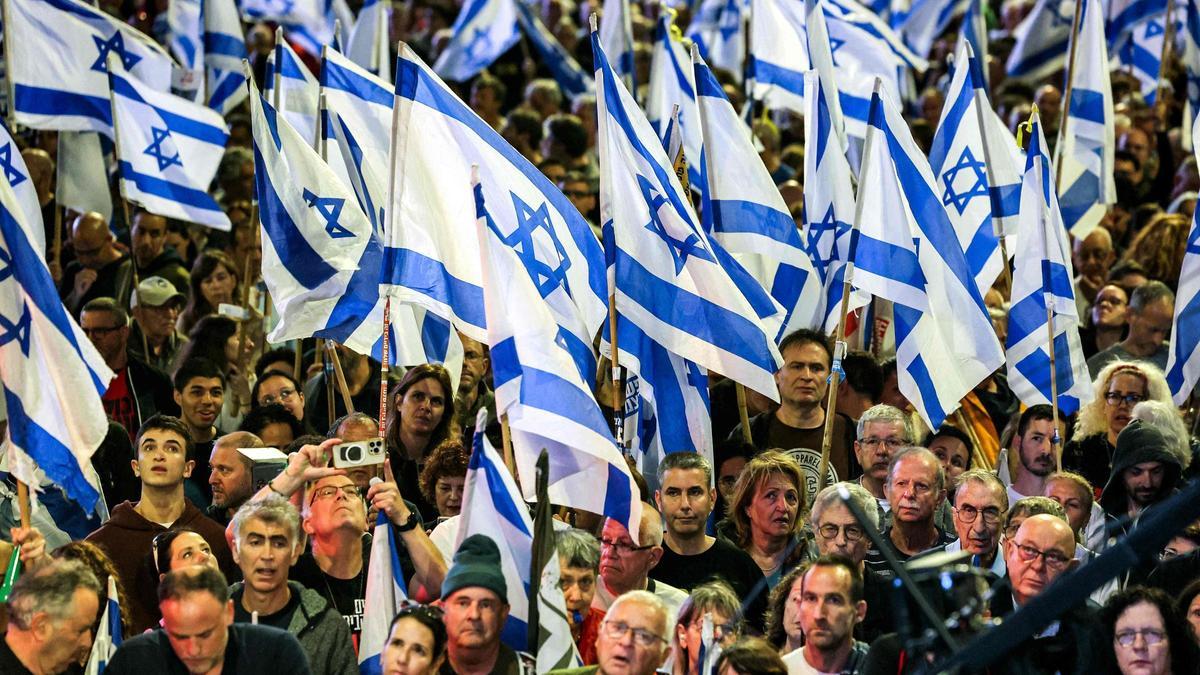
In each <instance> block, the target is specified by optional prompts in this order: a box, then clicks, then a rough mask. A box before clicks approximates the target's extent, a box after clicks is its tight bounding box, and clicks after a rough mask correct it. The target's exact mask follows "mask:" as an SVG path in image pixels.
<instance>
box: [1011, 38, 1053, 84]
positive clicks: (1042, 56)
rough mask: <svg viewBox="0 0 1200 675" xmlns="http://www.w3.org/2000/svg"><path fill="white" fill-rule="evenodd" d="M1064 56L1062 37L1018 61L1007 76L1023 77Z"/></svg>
mask: <svg viewBox="0 0 1200 675" xmlns="http://www.w3.org/2000/svg"><path fill="white" fill-rule="evenodd" d="M1066 55H1067V39H1066V38H1065V37H1064V38H1063V39H1062V40H1060V41H1058V42H1054V43H1052V44H1051V45H1049V46H1048V47H1043V48H1042V49H1040V50H1038V51H1036V52H1034V53H1032V54H1030V55H1028V56H1026V57H1025V58H1024V59H1022V60H1020V61H1018V62H1017V63H1016V64H1015V65H1014V66H1013V67H1012V69H1011V70H1009V71H1008V75H1009V77H1024V76H1026V75H1028V74H1029V73H1032V72H1033V71H1035V70H1037V69H1038V68H1041V67H1042V66H1044V65H1046V64H1047V63H1050V62H1051V61H1053V60H1055V59H1061V58H1065V57H1066Z"/></svg>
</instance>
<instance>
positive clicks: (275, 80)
mask: <svg viewBox="0 0 1200 675" xmlns="http://www.w3.org/2000/svg"><path fill="white" fill-rule="evenodd" d="M263 80H264V82H263V96H265V97H266V98H267V100H268V101H270V102H271V106H272V107H273V108H275V109H277V110H278V111H279V112H280V113H281V114H282V115H283V118H284V119H285V120H287V121H288V124H290V125H291V126H292V128H293V129H295V130H296V131H297V132H299V133H300V137H301V138H303V139H304V140H305V142H306V143H308V145H309V147H315V146H316V143H317V115H318V112H319V109H320V104H321V93H320V92H321V88H320V85H319V84H318V82H317V78H316V77H315V76H313V74H312V73H311V72H309V70H308V66H306V65H304V62H303V61H301V60H300V57H299V56H297V55H296V52H295V51H293V50H292V47H291V45H289V44H288V43H287V42H286V41H285V40H279V39H277V40H276V41H275V51H273V52H271V55H270V56H268V57H267V72H266V76H265V77H264V78H263ZM277 85H278V87H279V91H278V92H276V90H275V87H276V86H277Z"/></svg>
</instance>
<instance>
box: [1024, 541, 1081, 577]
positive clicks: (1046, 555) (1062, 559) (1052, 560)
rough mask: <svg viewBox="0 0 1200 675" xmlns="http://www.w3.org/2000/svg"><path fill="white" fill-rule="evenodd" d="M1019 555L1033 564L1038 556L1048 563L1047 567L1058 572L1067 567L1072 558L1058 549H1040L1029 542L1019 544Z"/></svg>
mask: <svg viewBox="0 0 1200 675" xmlns="http://www.w3.org/2000/svg"><path fill="white" fill-rule="evenodd" d="M1017 556H1018V557H1020V558H1021V560H1022V561H1024V562H1027V563H1030V564H1032V563H1033V562H1034V561H1035V560H1037V559H1038V558H1041V559H1042V560H1043V561H1045V563H1046V567H1048V568H1050V569H1052V570H1054V571H1056V572H1058V571H1062V570H1063V569H1065V568H1066V567H1067V563H1069V562H1071V559H1070V558H1068V557H1067V556H1065V555H1063V554H1061V553H1059V552H1058V551H1053V550H1051V551H1039V550H1038V549H1036V548H1034V547H1032V546H1030V545H1029V544H1017Z"/></svg>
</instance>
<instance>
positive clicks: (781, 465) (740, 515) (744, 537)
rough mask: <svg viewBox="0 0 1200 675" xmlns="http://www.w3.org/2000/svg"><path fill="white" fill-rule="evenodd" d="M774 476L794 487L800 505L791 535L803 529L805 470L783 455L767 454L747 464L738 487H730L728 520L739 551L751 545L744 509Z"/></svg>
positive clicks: (739, 477)
mask: <svg viewBox="0 0 1200 675" xmlns="http://www.w3.org/2000/svg"><path fill="white" fill-rule="evenodd" d="M773 475H782V476H783V477H784V478H787V479H788V480H790V481H791V482H792V484H793V485H795V486H796V492H797V496H798V497H799V499H800V505H799V508H798V509H796V520H795V521H794V522H793V523H792V528H791V529H792V533H793V534H795V533H796V532H799V531H800V529H801V528H802V527H803V526H804V520H805V517H806V516H807V511H808V505H807V504H805V497H806V494H807V493H806V492H805V484H804V469H801V468H800V465H799V464H797V463H796V460H794V459H792V458H791V457H789V456H788V455H786V454H784V453H783V452H780V451H779V450H767V451H766V452H764V453H762V454H760V455H758V456H757V457H755V458H754V459H752V460H750V461H749V462H748V463H747V464H746V468H744V469H742V473H741V475H740V476H738V480H737V483H736V484H734V486H733V494H732V495H730V498H729V501H730V506H729V511H728V514H727V517H728V518H729V520H730V521H731V522H732V523H733V527H734V532H735V533H736V534H737V541H736V542H734V543H736V544H737V545H738V546H739V547H741V548H746V546H748V545H749V544H750V516H748V515H746V507H747V506H749V505H750V502H751V500H753V499H754V493H756V492H758V489H759V487H761V486H762V484H763V483H765V482H766V481H767V479H769V478H770V477H771V476H773Z"/></svg>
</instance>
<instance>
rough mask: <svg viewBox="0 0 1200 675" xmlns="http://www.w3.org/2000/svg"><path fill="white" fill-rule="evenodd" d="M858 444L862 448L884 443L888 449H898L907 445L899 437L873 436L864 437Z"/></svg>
mask: <svg viewBox="0 0 1200 675" xmlns="http://www.w3.org/2000/svg"><path fill="white" fill-rule="evenodd" d="M858 444H859V445H861V446H863V447H864V448H878V447H879V446H880V445H886V446H887V449H888V450H898V449H900V448H902V447H904V446H905V445H907V444H906V443H905V442H904V441H902V440H900V439H899V438H875V437H874V436H871V437H869V438H864V439H862V440H861V441H859V442H858Z"/></svg>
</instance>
